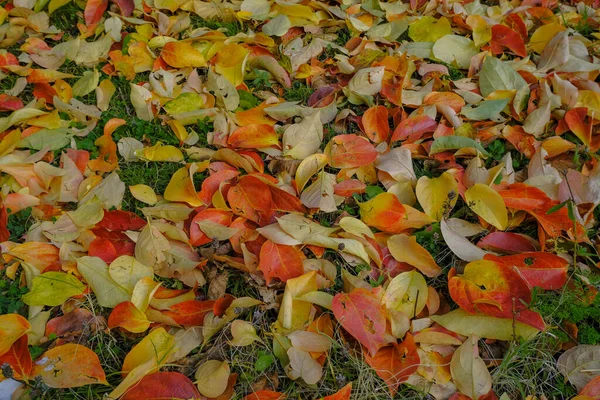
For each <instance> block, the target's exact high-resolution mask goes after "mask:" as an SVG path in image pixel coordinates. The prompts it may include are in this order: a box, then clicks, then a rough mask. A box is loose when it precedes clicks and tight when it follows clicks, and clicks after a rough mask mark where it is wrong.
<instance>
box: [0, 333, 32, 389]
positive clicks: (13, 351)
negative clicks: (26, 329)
mask: <svg viewBox="0 0 600 400" xmlns="http://www.w3.org/2000/svg"><path fill="white" fill-rule="evenodd" d="M6 363H7V364H8V365H10V367H11V368H12V370H13V373H14V378H15V379H27V378H28V377H29V374H30V373H31V369H32V368H33V362H32V360H31V354H29V349H28V348H27V335H23V336H21V337H20V338H19V339H17V340H16V341H15V342H14V343H13V345H12V346H11V347H10V349H8V351H7V352H6V353H4V354H3V355H1V356H0V366H1V365H4V364H6ZM1 374H2V373H1V372H0V377H1V376H2V375H1Z"/></svg>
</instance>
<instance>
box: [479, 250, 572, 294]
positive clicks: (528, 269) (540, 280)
mask: <svg viewBox="0 0 600 400" xmlns="http://www.w3.org/2000/svg"><path fill="white" fill-rule="evenodd" d="M484 259H485V260H491V261H495V262H497V263H500V264H503V265H505V266H506V267H507V268H512V267H513V266H514V267H516V268H517V269H518V270H519V273H520V274H521V275H522V276H523V278H524V279H525V281H526V282H527V283H528V284H529V286H539V287H541V288H542V289H546V290H556V289H560V288H561V287H563V286H564V285H565V283H567V271H568V269H569V262H568V261H567V260H565V259H564V258H562V257H559V256H557V255H555V254H552V253H544V252H531V253H521V254H518V255H514V256H503V257H498V256H495V255H493V254H486V255H485V256H484Z"/></svg>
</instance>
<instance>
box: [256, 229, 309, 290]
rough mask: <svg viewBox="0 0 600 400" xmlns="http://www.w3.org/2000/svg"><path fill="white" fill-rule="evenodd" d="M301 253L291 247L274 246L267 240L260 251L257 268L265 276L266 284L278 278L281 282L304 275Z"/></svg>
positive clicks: (274, 244)
mask: <svg viewBox="0 0 600 400" xmlns="http://www.w3.org/2000/svg"><path fill="white" fill-rule="evenodd" d="M303 259H304V257H303V255H302V252H301V251H300V250H298V249H296V248H294V247H293V246H286V245H282V244H276V243H273V242H271V241H270V240H267V241H266V242H265V243H264V244H263V245H262V247H261V249H260V255H259V260H260V262H259V264H258V268H259V269H260V270H261V271H262V272H263V274H264V275H265V279H266V281H267V284H270V282H271V281H272V280H273V278H278V279H279V280H280V281H282V282H286V281H287V280H288V279H291V278H296V277H298V276H300V275H302V274H303V273H304V266H303V264H302V260H303Z"/></svg>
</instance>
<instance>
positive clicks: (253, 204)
mask: <svg viewBox="0 0 600 400" xmlns="http://www.w3.org/2000/svg"><path fill="white" fill-rule="evenodd" d="M227 201H228V202H229V206H230V207H231V209H232V210H233V213H234V214H235V215H239V216H241V217H244V218H247V219H249V220H251V221H254V222H256V223H257V224H259V225H261V226H262V225H265V224H266V223H268V222H269V220H270V218H271V215H272V214H273V212H272V210H271V207H272V203H273V199H272V195H271V191H270V190H269V187H268V185H267V184H266V183H264V182H263V181H261V180H260V179H258V178H256V177H254V176H250V175H246V176H244V177H242V178H240V179H239V180H238V183H237V185H235V186H234V187H232V188H231V189H229V192H228V193H227Z"/></svg>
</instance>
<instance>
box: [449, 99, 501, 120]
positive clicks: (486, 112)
mask: <svg viewBox="0 0 600 400" xmlns="http://www.w3.org/2000/svg"><path fill="white" fill-rule="evenodd" d="M508 102H509V99H499V100H485V101H482V102H481V103H479V104H478V105H477V108H473V107H471V106H470V105H467V106H465V107H463V109H462V110H461V114H462V115H464V116H465V117H467V118H468V119H470V120H472V121H484V120H486V119H491V120H495V121H497V120H499V119H501V117H500V112H501V111H502V110H503V109H504V107H506V105H507V104H508Z"/></svg>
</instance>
